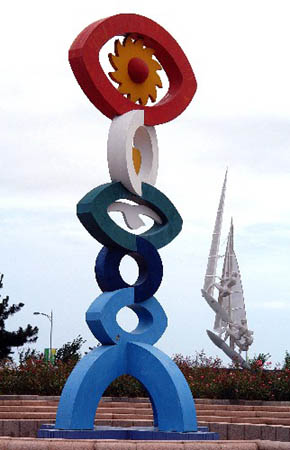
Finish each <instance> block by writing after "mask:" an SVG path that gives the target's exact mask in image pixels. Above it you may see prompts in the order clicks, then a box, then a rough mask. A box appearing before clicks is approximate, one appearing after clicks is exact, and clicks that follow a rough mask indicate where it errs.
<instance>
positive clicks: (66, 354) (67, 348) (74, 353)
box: [55, 335, 86, 363]
mask: <svg viewBox="0 0 290 450" xmlns="http://www.w3.org/2000/svg"><path fill="white" fill-rule="evenodd" d="M85 342H86V341H85V340H84V339H83V338H82V337H81V336H80V335H78V336H77V337H76V338H75V339H74V340H73V341H72V342H67V343H66V344H64V345H63V346H62V347H61V348H59V349H58V350H57V352H56V354H55V361H62V362H64V363H67V362H69V361H75V362H78V361H79V360H80V359H81V357H82V355H81V353H80V349H81V347H82V345H83V344H84V343H85Z"/></svg>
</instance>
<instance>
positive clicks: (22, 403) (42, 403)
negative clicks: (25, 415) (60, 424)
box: [0, 400, 58, 406]
mask: <svg viewBox="0 0 290 450" xmlns="http://www.w3.org/2000/svg"><path fill="white" fill-rule="evenodd" d="M10 405H11V406H57V405H58V400H1V401H0V406H10Z"/></svg>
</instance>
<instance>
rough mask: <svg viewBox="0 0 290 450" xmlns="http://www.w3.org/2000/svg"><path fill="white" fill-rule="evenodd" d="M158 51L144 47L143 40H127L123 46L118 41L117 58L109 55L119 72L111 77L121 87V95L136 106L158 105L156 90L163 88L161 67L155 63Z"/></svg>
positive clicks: (113, 73) (119, 88) (116, 71)
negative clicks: (160, 73)
mask: <svg viewBox="0 0 290 450" xmlns="http://www.w3.org/2000/svg"><path fill="white" fill-rule="evenodd" d="M153 54H154V50H153V49H151V48H148V47H145V46H144V43H143V40H142V39H137V40H134V39H132V38H131V37H130V36H128V37H126V38H125V39H124V41H123V44H121V43H120V41H119V40H117V41H115V55H113V54H112V53H110V54H109V60H110V63H111V64H112V66H113V68H114V69H115V72H110V73H109V75H110V77H111V78H112V80H113V81H115V82H116V83H118V84H119V87H118V91H119V92H120V93H121V94H123V95H126V96H127V98H128V99H130V100H131V101H132V102H134V103H136V102H139V103H140V105H143V106H145V105H146V104H147V102H148V98H150V100H151V101H152V102H155V101H156V98H157V89H156V86H157V87H159V88H162V82H161V79H160V77H159V75H158V74H157V73H156V71H157V70H162V67H161V65H160V64H159V63H158V62H157V61H155V60H154V59H152V56H153Z"/></svg>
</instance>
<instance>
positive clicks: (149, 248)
mask: <svg viewBox="0 0 290 450" xmlns="http://www.w3.org/2000/svg"><path fill="white" fill-rule="evenodd" d="M120 34H121V35H122V34H126V36H127V35H130V38H129V39H128V40H127V43H125V44H126V45H125V44H124V45H123V46H122V45H121V44H120V43H119V44H118V43H116V52H115V55H111V56H110V58H111V60H112V61H113V66H114V67H115V69H116V72H115V73H114V77H115V79H117V78H118V77H119V75H120V73H119V74H118V70H119V69H120V70H121V69H122V70H123V69H124V67H123V65H124V61H125V62H126V61H127V62H126V64H127V65H128V70H129V69H130V70H129V72H128V74H127V73H126V65H125V69H124V70H125V72H124V70H123V72H122V74H123V75H122V76H123V81H124V80H125V81H126V79H127V78H128V77H129V78H130V83H131V84H132V83H135V84H136V85H138V86H134V92H135V91H136V92H138V94H136V95H137V97H136V100H139V101H140V102H141V103H142V102H144V99H145V97H143V94H144V92H145V91H144V89H145V87H146V86H145V84H144V83H146V80H147V78H150V76H152V73H151V74H150V70H151V69H152V67H156V70H157V65H156V64H154V62H152V64H151V63H149V62H148V61H149V60H148V61H147V62H148V74H147V75H146V74H145V72H146V70H145V69H146V67H145V66H144V64H143V63H142V61H141V63H142V64H141V63H140V61H139V62H138V61H137V62H136V60H135V61H133V63H132V64H131V63H130V61H132V60H131V59H130V58H133V59H134V58H136V49H137V48H138V52H137V53H138V55H139V56H140V55H141V56H142V54H146V55H147V56H148V55H149V54H150V52H151V50H152V51H153V50H154V52H155V56H156V58H157V59H159V60H160V63H161V65H162V66H163V68H164V69H165V72H166V74H167V76H168V78H169V91H168V94H167V95H166V96H165V97H164V99H163V100H162V101H161V102H159V103H157V104H156V105H155V106H153V107H147V106H144V105H137V104H136V103H134V102H133V101H131V100H132V99H133V98H131V100H130V98H125V97H124V96H123V95H122V89H119V91H118V90H117V89H116V88H114V87H113V86H112V84H111V83H110V82H109V79H108V78H107V77H106V76H105V74H104V73H103V71H102V69H101V67H100V62H99V58H98V55H99V50H100V48H101V47H102V45H103V44H104V43H106V42H107V41H108V40H109V39H110V38H111V37H113V36H117V35H120ZM137 34H138V36H137ZM141 40H142V49H141V44H140V42H141ZM143 45H144V48H143ZM120 46H121V47H122V48H121V47H120ZM125 47H126V49H125ZM145 47H146V49H145ZM124 49H125V50H124ZM150 49H151V50H150ZM143 50H144V51H143ZM124 51H125V53H126V55H125V56H126V58H127V59H126V58H125V60H124V58H123V59H122V61H121V60H120V59H119V60H118V58H119V57H120V56H121V53H122V52H123V56H124ZM131 51H132V53H130V52H131ZM128 55H129V56H128ZM139 56H138V57H139ZM151 56H152V54H151ZM148 57H149V56H148ZM69 59H70V63H71V67H72V69H73V72H74V74H75V76H76V78H77V80H78V82H79V84H80V86H81V88H82V89H83V90H84V92H85V94H86V95H87V96H88V97H89V99H90V100H91V101H92V102H93V104H94V105H95V106H96V107H97V108H99V110H100V111H101V112H102V113H104V114H105V115H107V116H108V117H109V118H111V119H113V121H112V125H111V128H110V131H109V139H108V147H107V149H108V166H109V172H110V176H111V180H112V182H111V183H107V184H104V185H102V186H98V187H96V188H95V189H93V190H92V191H90V192H89V193H88V194H86V195H85V196H84V197H83V198H82V199H81V200H80V202H79V203H78V205H77V216H78V218H79V220H80V222H81V223H82V225H83V226H84V227H85V229H86V230H87V231H88V232H89V233H90V234H91V235H92V237H93V238H94V239H96V240H97V241H98V242H100V243H101V244H103V245H104V247H103V249H102V250H101V251H100V253H99V255H98V257H97V260H96V265H95V274H96V281H97V283H98V284H99V286H100V288H101V290H102V291H103V293H102V294H101V295H100V296H99V297H98V298H97V299H95V300H94V301H93V303H92V304H91V305H90V307H89V308H88V310H87V313H86V321H87V325H88V326H89V328H90V330H91V332H92V333H93V335H94V336H95V337H96V338H97V339H98V340H99V342H101V344H102V345H101V346H100V347H97V348H95V349H93V350H92V351H90V352H89V353H88V354H87V355H86V356H85V357H84V358H82V360H81V361H80V362H79V363H78V364H77V365H76V366H75V368H74V370H73V371H72V373H71V375H70V377H69V378H68V380H67V382H66V385H65V387H64V389H63V392H62V395H61V398H60V402H59V406H58V411H57V416H56V424H55V427H56V428H58V429H59V430H93V427H94V417H95V412H96V409H97V406H98V403H99V401H100V398H101V396H102V395H103V392H104V391H105V389H106V388H107V387H108V385H109V384H110V383H111V382H112V381H113V380H114V379H116V378H117V377H118V376H120V375H123V374H130V375H132V376H133V377H136V378H137V379H138V380H139V381H140V382H141V383H142V384H143V386H144V387H145V389H146V390H147V392H148V395H149V397H150V400H151V403H152V408H153V414H154V426H155V427H156V429H157V430H159V432H160V431H163V432H177V433H179V432H181V433H187V432H197V422H196V413H195V406H194V401H193V398H192V394H191V391H190V389H189V386H188V384H187V382H186V380H185V378H184V376H183V374H182V372H181V371H180V370H179V368H178V367H177V366H176V365H175V363H174V362H173V361H172V360H171V359H170V358H169V357H168V356H167V355H165V354H164V353H163V352H161V351H160V350H158V349H157V348H155V347H154V346H153V344H155V343H156V342H157V341H158V339H160V337H161V336H162V334H163V333H164V331H165V329H166V327H167V317H166V314H165V312H164V310H163V308H162V306H161V305H160V303H159V302H158V300H157V299H156V298H155V297H153V295H154V294H155V292H156V291H157V289H158V288H159V285H160V283H161V280H162V275H163V267H162V262H161V258H160V256H159V253H158V251H157V250H158V249H159V248H162V247H164V246H166V245H167V244H169V243H170V242H171V241H172V240H173V239H174V238H175V237H176V236H177V235H178V234H179V232H180V231H181V228H182V219H181V217H180V215H179V213H178V211H177V210H176V208H175V206H174V205H173V204H172V203H171V201H170V200H169V199H168V198H167V197H166V196H165V195H164V194H163V193H162V192H161V191H159V190H158V189H157V188H156V187H154V186H153V185H154V184H155V182H156V178H157V172H158V145H157V137H156V131H155V128H153V125H156V124H158V123H163V122H166V121H169V120H172V119H174V118H175V117H177V116H178V114H180V113H181V112H182V111H183V110H184V109H185V108H186V107H187V105H188V104H189V103H190V101H191V99H192V97H193V95H194V93H195V90H196V82H195V78H194V74H193V72H192V69H191V67H190V64H189V62H188V60H187V58H186V56H185V55H184V53H183V51H182V50H181V48H180V47H179V45H178V44H177V43H176V41H175V40H174V39H173V38H172V37H171V35H170V34H169V33H167V32H166V31H165V30H164V29H163V28H162V27H160V26H159V25H158V24H156V23H155V22H153V21H151V20H150V19H147V18H146V17H143V16H138V15H135V14H119V15H117V16H113V17H109V18H107V19H103V20H100V21H98V22H95V23H94V24H92V25H90V26H89V27H87V28H86V29H85V30H84V31H83V32H82V33H81V34H80V35H79V36H78V37H77V38H76V40H75V41H74V43H73V45H72V47H71V49H70V53H69ZM129 63H130V64H129ZM150 64H151V65H150ZM121 66H122V67H121ZM129 66H130V67H129ZM144 67H145V68H144ZM160 67H161V66H160ZM158 70H159V69H158ZM134 71H135V72H134ZM144 71H145V72H144ZM146 73H147V72H146ZM127 75H128V76H127ZM145 75H146V76H145ZM153 78H154V77H153ZM117 81H118V80H117ZM121 81H122V80H121ZM151 81H152V80H151ZM143 84H144V85H143ZM155 84H156V83H155ZM119 87H122V83H120V86H119ZM131 88H132V86H131ZM135 88H136V89H135ZM143 88H144V89H143ZM130 92H133V91H130ZM140 92H141V93H142V95H141V94H140ZM123 93H124V94H125V92H123ZM127 94H128V95H129V97H130V95H131V94H130V93H128V92H127ZM140 95H141V97H140ZM148 95H149V94H148ZM138 96H139V97H138ZM117 115H120V117H115V116H117ZM124 200H129V201H133V202H135V203H137V209H136V208H135V213H133V216H132V214H131V210H132V208H131V209H130V207H125V209H126V211H127V212H124V208H123V216H124V217H125V219H126V218H127V216H126V214H129V215H128V217H129V219H128V221H129V222H131V223H132V222H133V227H132V228H134V227H135V226H137V227H139V224H140V220H138V214H142V211H146V212H147V213H149V216H150V217H151V218H152V219H153V220H154V224H153V226H152V227H151V228H150V229H149V230H147V231H145V232H144V233H142V234H140V235H138V236H137V235H135V234H133V233H132V232H131V231H127V230H125V229H123V228H121V227H120V226H119V225H117V224H116V223H115V222H114V221H113V220H112V219H111V217H110V215H109V212H110V211H112V210H116V202H118V201H123V202H124ZM117 208H118V205H117ZM133 208H134V206H133ZM121 209H122V208H121ZM128 210H130V213H128ZM130 214H131V215H130ZM134 214H135V216H134ZM136 216H137V219H136ZM132 217H133V218H132ZM125 255H129V256H132V257H133V258H134V259H135V261H136V262H137V264H138V267H139V277H138V279H137V281H136V282H135V283H134V284H133V285H129V284H128V283H126V282H125V281H124V280H123V278H122V276H121V274H120V272H119V266H120V262H121V260H122V258H123V257H124V256H125ZM124 307H128V308H130V309H132V310H133V311H134V312H135V313H136V315H137V316H138V319H139V323H138V325H137V327H136V329H135V330H133V331H132V332H126V331H125V330H123V329H122V328H121V327H120V326H119V324H118V323H117V320H116V315H117V313H118V311H119V310H120V309H122V308H124Z"/></svg>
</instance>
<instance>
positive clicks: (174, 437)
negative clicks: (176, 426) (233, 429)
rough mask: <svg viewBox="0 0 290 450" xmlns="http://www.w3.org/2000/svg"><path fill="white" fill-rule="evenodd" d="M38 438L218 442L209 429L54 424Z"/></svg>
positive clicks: (216, 435) (46, 426) (46, 425)
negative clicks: (91, 427)
mask: <svg viewBox="0 0 290 450" xmlns="http://www.w3.org/2000/svg"><path fill="white" fill-rule="evenodd" d="M37 437H38V438H46V439H52V438H57V439H119V440H135V441H138V440H142V441H145V440H148V441H165V440H166V441H206V440H211V441H214V440H218V439H219V435H218V433H213V432H209V431H208V428H207V427H198V429H197V431H191V432H187V433H181V432H178V431H159V430H158V428H154V427H129V428H122V427H105V426H103V427H102V426H97V427H95V428H94V430H59V429H56V428H54V425H52V424H44V425H42V426H41V428H40V429H39V430H38V433H37Z"/></svg>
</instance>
